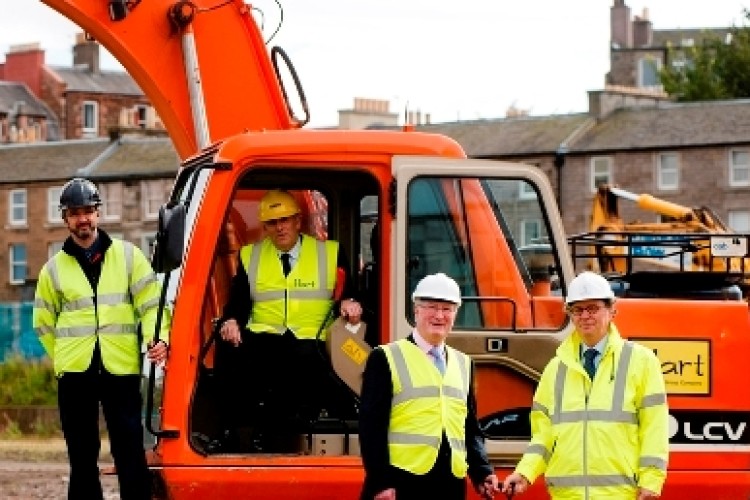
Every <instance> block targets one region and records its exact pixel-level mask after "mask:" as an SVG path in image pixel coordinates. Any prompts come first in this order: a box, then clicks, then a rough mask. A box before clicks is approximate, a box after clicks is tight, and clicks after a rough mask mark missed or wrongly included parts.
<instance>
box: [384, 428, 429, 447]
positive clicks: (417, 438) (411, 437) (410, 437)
mask: <svg viewBox="0 0 750 500" xmlns="http://www.w3.org/2000/svg"><path fill="white" fill-rule="evenodd" d="M440 439H441V438H440V437H434V436H425V435H422V434H406V433H403V432H389V433H388V443H390V444H422V445H427V446H429V447H431V448H436V449H437V448H439V447H440Z"/></svg>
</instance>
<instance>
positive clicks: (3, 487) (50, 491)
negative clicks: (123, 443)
mask: <svg viewBox="0 0 750 500" xmlns="http://www.w3.org/2000/svg"><path fill="white" fill-rule="evenodd" d="M99 467H100V469H103V470H106V469H108V468H110V467H112V463H111V456H110V455H109V444H108V443H107V442H106V441H104V442H102V461H100V464H99ZM102 488H103V489H104V498H105V500H119V498H120V495H119V493H118V487H117V477H116V476H114V475H107V474H103V475H102ZM67 491H68V462H67V455H66V453H65V442H64V441H63V440H62V439H49V440H15V439H14V440H0V498H1V499H2V500H6V499H8V500H35V499H42V498H43V499H50V500H64V499H65V498H66V496H67Z"/></svg>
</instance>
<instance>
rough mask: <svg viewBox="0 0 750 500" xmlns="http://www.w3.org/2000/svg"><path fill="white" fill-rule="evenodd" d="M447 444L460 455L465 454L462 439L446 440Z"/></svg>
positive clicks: (464, 442) (464, 445) (464, 443)
mask: <svg viewBox="0 0 750 500" xmlns="http://www.w3.org/2000/svg"><path fill="white" fill-rule="evenodd" d="M448 444H450V445H451V448H453V449H454V450H458V451H460V452H462V453H466V441H465V440H463V439H456V438H448Z"/></svg>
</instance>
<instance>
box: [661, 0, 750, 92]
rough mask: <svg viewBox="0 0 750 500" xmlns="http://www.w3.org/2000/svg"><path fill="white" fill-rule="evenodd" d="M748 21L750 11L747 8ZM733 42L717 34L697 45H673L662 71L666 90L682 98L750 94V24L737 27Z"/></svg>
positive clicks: (734, 31)
mask: <svg viewBox="0 0 750 500" xmlns="http://www.w3.org/2000/svg"><path fill="white" fill-rule="evenodd" d="M743 15H744V16H745V20H746V21H750V10H748V9H744V10H743ZM730 33H731V38H730V39H729V41H727V40H722V39H720V38H719V37H717V36H710V37H708V38H706V39H705V40H704V41H703V43H702V44H700V45H696V46H693V47H688V48H685V47H680V48H674V47H669V48H668V49H667V50H668V52H667V54H668V60H669V61H671V64H666V65H665V66H664V67H663V68H662V70H661V72H660V76H661V83H662V85H663V86H664V90H665V91H666V92H667V93H668V94H670V95H673V96H675V97H676V98H677V100H678V101H700V100H715V99H737V98H743V97H750V26H747V25H744V26H739V27H738V26H734V27H732V29H731V30H730Z"/></svg>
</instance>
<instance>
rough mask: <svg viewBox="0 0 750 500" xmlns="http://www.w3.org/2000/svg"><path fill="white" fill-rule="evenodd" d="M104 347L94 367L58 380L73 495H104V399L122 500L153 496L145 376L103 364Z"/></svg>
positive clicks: (96, 497)
mask: <svg viewBox="0 0 750 500" xmlns="http://www.w3.org/2000/svg"><path fill="white" fill-rule="evenodd" d="M100 367H101V362H100V358H99V356H98V347H97V349H96V351H95V355H94V359H93V360H92V363H91V366H90V367H89V369H88V370H86V371H85V372H82V373H71V372H68V373H65V374H64V375H63V376H62V377H60V379H59V380H58V394H57V400H58V406H59V408H60V421H61V423H62V431H63V435H64V437H65V443H66V445H67V449H68V460H69V462H70V482H69V483H68V498H69V499H70V500H78V499H84V500H89V499H91V500H99V499H102V498H103V494H102V486H101V482H100V481H99V468H98V465H97V462H98V459H99V451H100V447H101V442H100V440H99V404H100V403H101V406H102V409H103V410H104V418H105V420H106V423H107V431H108V433H109V442H110V450H111V452H112V457H113V458H114V461H115V468H116V469H117V479H118V482H119V485H120V498H121V499H122V500H146V499H150V498H151V478H150V475H149V472H148V467H147V465H146V454H145V452H144V449H143V425H142V423H141V393H140V375H112V374H111V373H108V372H107V371H106V370H104V368H103V367H101V368H100Z"/></svg>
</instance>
